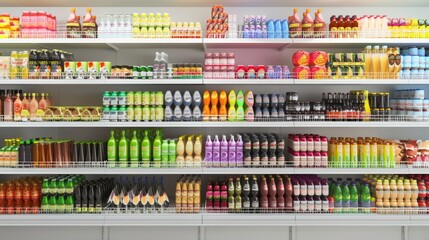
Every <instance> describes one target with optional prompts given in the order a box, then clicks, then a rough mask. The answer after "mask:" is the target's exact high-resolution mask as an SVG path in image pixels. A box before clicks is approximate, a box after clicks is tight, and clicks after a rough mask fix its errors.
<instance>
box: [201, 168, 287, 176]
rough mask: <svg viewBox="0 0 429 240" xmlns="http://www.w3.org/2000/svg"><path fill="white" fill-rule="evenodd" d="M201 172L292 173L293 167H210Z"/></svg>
mask: <svg viewBox="0 0 429 240" xmlns="http://www.w3.org/2000/svg"><path fill="white" fill-rule="evenodd" d="M202 172H203V174H294V173H295V169H294V168H285V167H281V168H280V167H279V168H247V167H243V168H210V167H206V168H203V169H202Z"/></svg>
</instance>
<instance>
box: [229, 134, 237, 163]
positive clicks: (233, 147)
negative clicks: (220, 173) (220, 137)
mask: <svg viewBox="0 0 429 240" xmlns="http://www.w3.org/2000/svg"><path fill="white" fill-rule="evenodd" d="M228 164H229V166H230V167H236V166H237V143H236V142H235V139H234V135H231V139H230V140H229V142H228Z"/></svg>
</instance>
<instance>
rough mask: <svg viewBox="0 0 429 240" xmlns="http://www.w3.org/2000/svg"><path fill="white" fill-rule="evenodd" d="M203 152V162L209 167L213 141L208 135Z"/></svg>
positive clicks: (211, 162) (211, 159) (211, 161)
mask: <svg viewBox="0 0 429 240" xmlns="http://www.w3.org/2000/svg"><path fill="white" fill-rule="evenodd" d="M205 153H206V156H205V160H204V162H205V164H206V166H207V167H211V166H212V165H213V142H212V139H211V137H210V135H208V136H207V139H206V146H205Z"/></svg>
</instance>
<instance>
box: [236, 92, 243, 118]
mask: <svg viewBox="0 0 429 240" xmlns="http://www.w3.org/2000/svg"><path fill="white" fill-rule="evenodd" d="M243 106H244V94H243V91H241V90H239V91H238V93H237V120H238V121H243V120H244V107H243Z"/></svg>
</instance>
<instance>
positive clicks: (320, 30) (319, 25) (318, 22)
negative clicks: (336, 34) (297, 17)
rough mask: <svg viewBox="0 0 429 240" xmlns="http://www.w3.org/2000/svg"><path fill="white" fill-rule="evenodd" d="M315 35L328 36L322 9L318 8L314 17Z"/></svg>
mask: <svg viewBox="0 0 429 240" xmlns="http://www.w3.org/2000/svg"><path fill="white" fill-rule="evenodd" d="M313 27H314V37H315V38H325V37H326V23H325V20H324V19H323V16H322V10H320V9H317V11H316V13H315V17H314V25H313Z"/></svg>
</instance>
